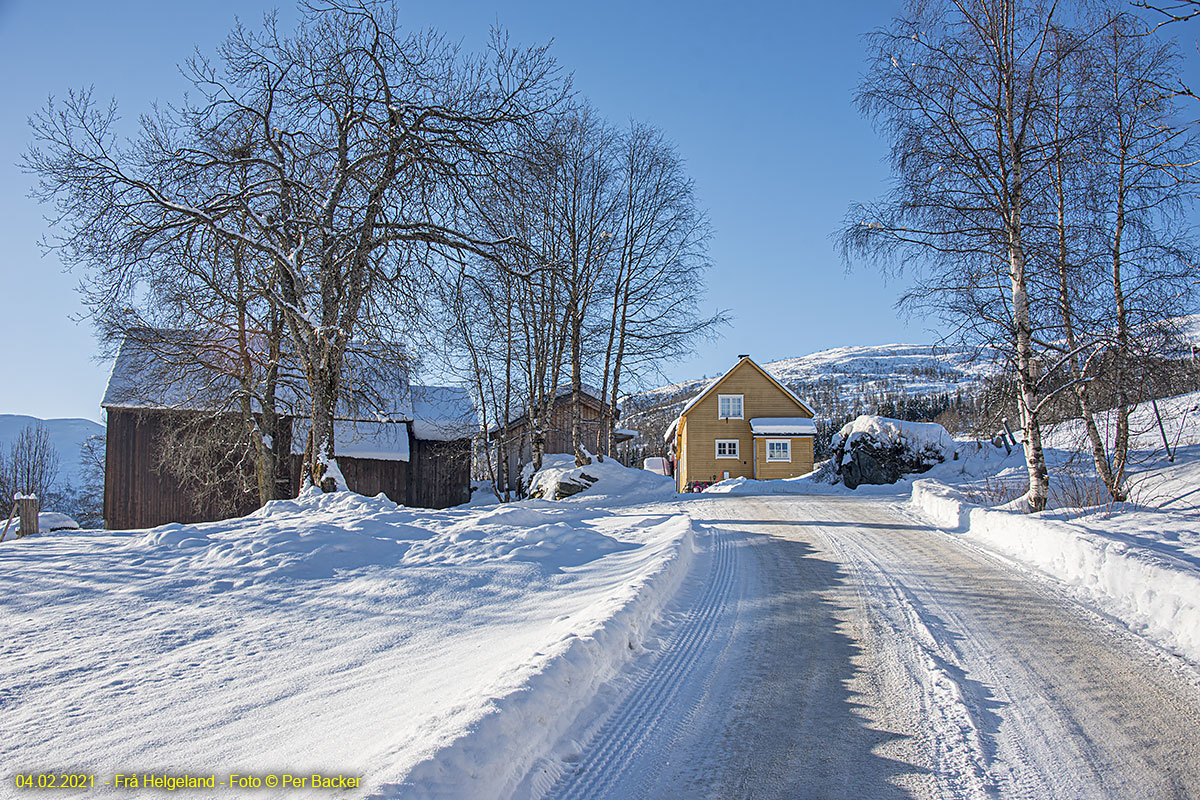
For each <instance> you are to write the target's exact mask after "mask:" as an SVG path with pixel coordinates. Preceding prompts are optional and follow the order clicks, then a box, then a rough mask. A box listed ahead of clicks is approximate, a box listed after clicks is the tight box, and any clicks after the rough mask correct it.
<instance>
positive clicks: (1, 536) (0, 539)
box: [0, 503, 17, 542]
mask: <svg viewBox="0 0 1200 800" xmlns="http://www.w3.org/2000/svg"><path fill="white" fill-rule="evenodd" d="M16 514H17V504H16V503H13V504H12V511H10V512H8V522H5V523H4V533H0V542H3V541H4V537H5V536H8V526H9V525H12V521H13V517H14V516H16Z"/></svg>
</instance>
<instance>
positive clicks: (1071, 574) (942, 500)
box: [912, 480, 1200, 663]
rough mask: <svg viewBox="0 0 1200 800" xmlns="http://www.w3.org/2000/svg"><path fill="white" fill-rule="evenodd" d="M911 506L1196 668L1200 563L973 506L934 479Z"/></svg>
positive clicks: (1133, 542)
mask: <svg viewBox="0 0 1200 800" xmlns="http://www.w3.org/2000/svg"><path fill="white" fill-rule="evenodd" d="M912 503H913V505H914V506H915V507H916V508H917V509H918V510H919V511H921V512H922V513H923V514H924V515H925V516H927V517H928V518H929V519H930V520H931V521H933V522H934V523H935V524H937V525H938V526H940V527H944V528H949V529H952V530H956V531H961V532H963V533H964V534H965V535H966V536H967V537H968V538H969V539H971V540H973V541H976V542H978V543H980V544H982V545H984V546H985V547H987V548H988V549H991V550H994V551H996V552H999V553H1002V554H1004V555H1006V556H1009V557H1011V558H1014V559H1016V560H1018V561H1021V562H1023V563H1025V564H1027V565H1030V566H1032V567H1034V568H1036V569H1037V570H1039V571H1041V572H1043V573H1045V574H1047V575H1050V576H1051V577H1053V578H1057V579H1058V580H1060V581H1062V582H1064V583H1066V584H1068V585H1071V586H1074V587H1076V588H1077V589H1079V590H1080V591H1082V592H1083V593H1084V594H1085V595H1086V596H1087V597H1088V598H1089V599H1090V600H1091V601H1092V602H1094V603H1095V604H1096V605H1098V606H1099V607H1100V609H1101V610H1103V611H1105V612H1106V613H1108V614H1110V615H1111V616H1113V617H1115V618H1117V619H1119V620H1121V621H1122V622H1124V623H1125V624H1126V625H1128V626H1129V627H1130V629H1131V630H1133V631H1135V632H1137V633H1140V634H1142V635H1145V636H1147V637H1149V638H1151V639H1153V640H1155V641H1157V642H1159V643H1160V644H1163V645H1164V646H1166V647H1168V648H1170V649H1173V650H1175V651H1177V652H1179V653H1180V654H1181V655H1183V656H1185V657H1186V658H1188V659H1190V660H1192V661H1193V662H1196V663H1200V564H1197V563H1196V562H1194V561H1192V560H1189V559H1188V558H1186V557H1181V556H1179V555H1172V554H1171V553H1169V552H1164V551H1162V550H1159V549H1155V548H1153V547H1152V546H1148V545H1149V544H1150V543H1145V544H1143V543H1142V542H1139V541H1138V540H1137V538H1136V537H1120V538H1116V537H1114V536H1112V535H1105V533H1103V532H1099V531H1093V530H1087V529H1085V528H1084V527H1082V526H1081V525H1078V524H1074V523H1068V522H1062V521H1057V520H1051V519H1045V518H1044V517H1043V516H1042V515H1027V514H1020V513H1016V512H1010V511H999V510H995V509H989V508H980V507H978V506H972V505H970V504H969V503H967V502H966V501H965V500H964V499H963V497H962V495H961V494H959V493H958V492H956V491H955V490H954V489H952V488H950V487H948V486H945V485H944V484H940V483H938V482H937V481H933V480H919V481H916V482H915V483H914V484H913V492H912Z"/></svg>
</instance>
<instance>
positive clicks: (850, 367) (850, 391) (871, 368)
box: [622, 344, 998, 450]
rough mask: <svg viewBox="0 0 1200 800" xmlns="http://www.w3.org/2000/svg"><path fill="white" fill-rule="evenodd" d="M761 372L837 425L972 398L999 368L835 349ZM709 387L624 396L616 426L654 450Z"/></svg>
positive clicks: (964, 360)
mask: <svg viewBox="0 0 1200 800" xmlns="http://www.w3.org/2000/svg"><path fill="white" fill-rule="evenodd" d="M762 366H763V367H765V368H766V369H767V371H768V372H770V373H771V374H772V375H774V376H775V377H777V378H779V380H781V381H782V382H783V383H784V384H786V385H787V387H788V388H789V389H791V390H792V391H793V392H795V393H796V394H797V395H799V396H800V397H801V398H802V399H804V400H805V401H806V402H808V403H809V404H810V405H812V407H813V408H814V409H815V410H816V412H817V418H818V420H824V421H828V422H835V421H836V422H838V424H839V425H840V420H844V419H846V418H847V417H853V416H857V415H858V414H860V413H878V412H879V411H880V410H881V409H882V410H884V412H886V413H889V414H892V415H897V416H899V415H900V414H899V412H898V411H897V410H896V408H895V407H896V406H897V405H899V404H904V403H910V404H911V403H920V402H934V401H935V400H937V399H940V398H943V397H949V398H950V399H954V398H956V397H959V396H961V397H964V398H969V397H972V396H973V395H975V394H977V393H978V392H979V390H980V389H981V388H982V386H983V383H984V380H985V379H986V378H987V376H988V375H990V374H993V373H995V372H996V371H997V370H998V366H997V364H996V359H995V354H994V353H991V352H989V351H984V352H980V351H975V350H968V349H965V348H955V347H946V346H943V345H924V344H883V345H872V346H861V347H837V348H834V349H832V350H821V351H820V352H817V353H811V354H809V355H806V356H797V357H793V358H782V359H778V360H776V361H769V362H766V363H763V365H762ZM711 381H712V378H697V379H694V380H689V381H681V382H679V383H672V384H669V385H667V386H660V387H658V388H656V389H650V390H648V391H645V392H638V393H636V394H633V395H630V396H629V397H627V398H626V399H625V401H624V403H623V409H624V416H623V419H622V424H623V425H625V426H626V427H631V428H636V429H638V430H639V431H640V432H641V433H642V441H643V443H644V444H645V445H647V446H648V447H649V449H651V450H653V449H654V447H655V446H656V445H657V444H658V442H657V438H656V437H661V435H662V432H664V431H665V430H666V427H667V425H669V424H670V421H671V420H672V419H674V418H675V417H676V416H677V415H678V414H679V412H680V411H681V410H682V408H683V406H684V404H685V403H686V402H687V401H688V400H690V399H691V398H692V397H694V396H695V395H696V393H697V392H699V391H701V390H702V389H703V388H704V387H705V386H707V385H708V384H709V383H710V382H711ZM889 404H890V405H891V410H890V411H889Z"/></svg>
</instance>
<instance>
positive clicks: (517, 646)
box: [0, 470, 695, 797]
mask: <svg viewBox="0 0 1200 800" xmlns="http://www.w3.org/2000/svg"><path fill="white" fill-rule="evenodd" d="M630 472H631V473H635V474H636V476H637V477H641V478H644V477H645V476H643V475H642V473H641V471H640V470H626V471H624V472H622V473H620V474H621V475H622V476H624V479H625V480H626V481H627V483H625V484H622V483H621V482H620V481H617V480H615V479H614V480H613V481H612V486H611V487H608V488H610V489H613V488H620V487H622V486H624V487H625V488H626V489H629V488H630V487H636V486H643V488H645V486H644V485H643V483H644V481H636V480H635V477H634V476H630V475H626V474H625V473H630ZM649 477H652V478H653V477H654V476H649ZM660 480H661V478H660ZM602 488H603V487H601V486H597V487H596V491H600V490H601V489H602ZM635 494H636V492H635ZM671 497H672V499H671V501H670V502H666V503H655V504H640V505H638V504H628V503H617V502H614V501H613V500H611V499H609V498H605V497H601V496H599V495H596V496H581V497H577V498H572V499H571V501H569V502H547V501H537V500H530V501H523V502H520V503H511V504H506V505H491V506H480V507H475V508H470V507H465V508H453V509H445V510H425V509H411V508H405V507H403V506H397V505H396V504H394V503H392V502H391V501H390V500H388V499H387V498H386V497H384V496H383V495H380V496H378V497H363V496H361V495H356V494H353V493H350V492H336V493H331V494H322V493H320V492H316V491H314V492H306V493H305V494H304V495H303V496H302V497H300V498H298V499H295V500H280V501H275V502H273V503H269V504H267V505H266V506H265V507H264V508H262V509H260V510H259V511H257V512H255V513H253V514H250V515H249V516H246V517H242V518H239V519H232V520H226V521H222V522H214V523H206V524H200V525H177V524H175V525H164V526H161V527H158V528H154V529H151V530H140V531H97V532H87V533H86V534H81V535H76V536H48V537H37V538H36V539H34V540H32V541H35V542H36V546H31V547H12V548H9V547H3V548H0V619H3V620H5V624H6V625H9V626H10V627H11V628H12V630H11V633H10V635H7V636H6V637H4V639H3V641H0V686H7V687H13V688H12V689H11V691H7V693H5V692H4V691H0V705H3V706H4V714H5V722H6V723H7V724H6V726H5V727H6V730H7V731H9V733H10V735H8V736H5V737H0V761H3V762H5V763H10V764H13V765H14V768H15V769H16V768H24V767H28V768H29V769H33V768H35V767H36V766H37V765H45V764H70V765H73V768H77V769H79V770H86V771H89V772H95V773H97V774H98V775H112V774H114V773H115V772H119V771H121V770H123V769H126V768H127V767H128V765H130V764H135V765H138V764H150V765H175V766H178V767H179V768H194V769H202V770H206V771H211V770H215V771H217V772H220V771H221V770H226V769H228V770H230V771H232V772H239V773H258V774H267V773H269V772H273V771H278V770H279V769H280V768H281V767H288V768H291V769H292V770H293V771H297V772H298V774H299V773H303V770H305V769H308V770H309V772H308V773H307V774H311V772H313V771H321V772H326V773H327V772H330V771H332V772H334V773H335V774H336V773H337V772H341V773H344V774H356V775H359V776H361V778H362V784H361V785H362V786H363V787H364V789H365V790H366V791H370V792H376V793H378V794H379V795H381V796H394V795H396V794H403V795H404V796H423V797H489V796H495V795H499V794H503V792H504V791H505V790H506V789H505V787H510V788H509V790H511V786H512V785H513V784H514V783H515V782H516V781H517V780H519V778H520V777H521V776H522V774H523V772H524V771H525V770H527V769H528V768H529V767H530V765H531V764H533V763H534V762H535V761H536V760H537V759H539V758H543V757H545V755H546V753H545V751H546V749H547V748H548V747H549V746H550V743H551V742H553V741H554V740H555V739H556V737H557V736H558V735H559V733H560V732H561V727H562V725H564V724H567V722H568V721H569V720H571V719H573V718H574V717H575V715H576V713H575V712H576V711H577V710H578V708H579V707H580V706H581V705H584V704H586V703H587V702H589V701H590V699H591V698H590V696H591V694H592V693H594V692H595V691H596V690H597V687H599V686H600V685H601V684H602V683H604V682H605V681H607V680H608V679H610V678H611V676H612V675H613V673H614V672H615V671H616V670H617V669H619V668H620V667H621V665H622V664H624V663H625V661H626V660H628V659H629V658H631V657H632V656H633V655H635V654H637V653H638V652H640V651H641V650H642V641H643V637H644V636H645V635H646V631H647V630H648V629H649V628H650V627H651V625H653V623H654V622H655V620H656V619H657V617H658V615H659V614H660V612H661V609H662V608H663V606H664V604H665V603H667V602H668V600H669V599H670V598H671V596H672V595H673V594H674V593H675V591H676V589H677V587H678V586H679V585H680V583H681V582H682V581H683V579H684V577H685V575H686V573H687V571H688V569H689V568H690V565H691V564H692V562H693V546H694V537H695V533H694V531H693V527H692V523H691V520H690V518H688V517H687V516H686V515H683V514H680V513H679V510H678V505H677V504H676V503H675V500H674V497H673V495H672V496H671ZM10 535H11V534H10ZM22 541H23V542H24V541H26V540H22ZM197 697H203V698H204V702H203V703H197V702H196V701H195V698H197ZM64 730H70V731H71V735H70V736H63V735H62V731H64ZM314 768H315V769H314ZM98 783H99V781H98ZM97 790H98V794H101V795H104V794H115V793H117V792H116V790H115V789H112V788H111V787H110V788H108V789H101V788H100V787H99V786H97ZM364 793H365V792H364ZM214 794H215V795H217V796H239V795H238V793H237V792H236V791H234V790H225V791H223V790H220V789H218V790H217V791H216V792H214ZM295 794H296V795H297V796H313V797H319V796H322V795H323V794H327V793H322V792H320V791H316V790H314V791H310V792H307V793H306V792H304V791H300V792H297V793H295Z"/></svg>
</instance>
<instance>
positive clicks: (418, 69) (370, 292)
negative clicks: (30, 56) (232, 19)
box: [26, 0, 563, 488]
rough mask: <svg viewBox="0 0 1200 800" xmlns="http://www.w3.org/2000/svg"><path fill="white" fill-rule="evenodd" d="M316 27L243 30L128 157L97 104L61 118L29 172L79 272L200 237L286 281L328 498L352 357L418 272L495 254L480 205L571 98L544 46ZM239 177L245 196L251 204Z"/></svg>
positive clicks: (371, 13)
mask: <svg viewBox="0 0 1200 800" xmlns="http://www.w3.org/2000/svg"><path fill="white" fill-rule="evenodd" d="M301 10H302V19H301V22H300V24H299V26H298V28H297V30H296V31H295V33H294V34H292V35H290V36H289V35H286V34H284V33H282V32H281V31H280V30H279V29H278V27H277V25H276V22H275V20H274V18H272V17H269V18H268V19H267V20H266V22H265V24H264V26H263V28H262V29H261V30H260V31H250V30H248V29H246V28H243V27H241V26H239V27H237V28H236V29H235V30H234V31H233V32H232V33H231V34H230V36H229V38H228V40H227V41H226V42H225V44H224V45H223V46H222V47H221V49H220V51H219V53H218V58H217V59H216V60H215V61H213V62H210V61H209V60H207V59H203V58H196V59H194V60H193V61H191V62H189V65H188V68H187V70H186V75H187V77H188V79H189V81H190V82H191V84H192V85H193V87H194V88H195V90H196V92H197V93H198V95H199V97H200V100H199V102H185V103H183V104H181V105H180V106H178V107H172V108H171V109H168V110H162V111H158V112H156V113H155V114H153V115H150V116H147V117H145V118H143V120H142V125H141V129H140V131H139V133H138V134H137V135H136V136H135V137H134V139H133V140H132V141H131V142H129V143H121V142H118V141H117V140H116V136H115V125H116V111H115V108H114V107H110V108H108V109H100V108H98V106H97V105H96V104H95V103H94V102H93V99H92V97H91V95H90V93H81V94H73V95H71V96H70V97H69V98H68V100H67V102H66V104H65V105H63V106H62V107H56V106H54V105H53V104H52V105H51V106H49V107H48V108H47V110H46V111H45V112H44V113H43V114H41V115H40V116H39V117H38V118H37V119H36V120H35V123H34V131H35V134H36V136H37V139H38V145H37V146H36V147H35V148H34V149H33V150H32V151H31V152H30V154H29V155H28V156H27V159H26V163H27V165H28V166H29V168H31V169H32V170H33V171H35V172H37V173H38V174H39V175H40V176H41V179H42V182H41V195H42V197H43V198H44V199H46V200H48V201H52V202H54V203H56V207H57V209H58V212H59V219H58V222H59V224H60V229H61V230H62V235H61V239H60V245H61V246H62V249H63V255H64V260H65V261H67V263H70V264H80V265H84V266H89V267H93V268H97V269H100V270H103V268H104V266H105V265H106V264H107V263H108V262H109V261H110V260H113V259H110V258H109V257H110V256H113V255H116V256H119V257H120V258H118V259H116V261H118V262H119V263H128V262H129V261H131V260H134V259H136V257H137V251H136V248H135V249H134V250H133V251H127V252H117V251H119V250H120V244H121V243H123V242H127V241H128V236H127V235H125V234H127V232H128V231H130V230H147V229H148V230H150V231H152V232H153V234H154V236H155V237H158V238H170V237H171V236H172V235H175V236H183V235H186V232H187V231H189V230H192V229H195V228H196V227H199V228H202V229H204V230H206V231H208V232H209V233H211V235H213V236H214V237H217V238H220V239H223V240H225V241H228V242H230V243H235V242H236V243H238V244H240V245H242V246H244V248H245V251H246V254H247V255H249V256H253V257H255V258H259V259H264V260H266V261H268V262H269V263H270V264H271V266H272V268H273V269H274V271H275V274H276V275H277V276H278V280H277V281H276V282H275V283H274V284H273V287H274V288H273V296H274V298H275V300H276V301H277V302H278V305H279V308H280V309H281V310H282V313H283V316H284V318H285V320H286V323H287V330H288V334H289V340H290V341H289V345H290V349H291V351H292V352H293V353H294V355H295V357H296V359H297V360H298V363H299V365H300V367H301V370H302V372H303V374H304V377H305V382H306V388H307V396H308V400H309V403H310V409H309V413H310V417H311V425H310V437H311V444H310V446H309V447H307V448H306V453H307V456H306V469H305V480H306V482H307V483H309V484H311V485H319V486H323V487H324V488H332V487H333V486H335V485H337V481H336V476H337V474H338V473H337V470H336V464H335V463H334V462H333V419H334V416H335V413H336V412H335V410H336V408H337V407H338V403H339V401H342V400H343V399H344V398H343V397H342V394H343V392H342V390H343V386H342V378H343V368H344V365H345V363H344V362H345V356H346V353H347V351H348V349H349V348H350V346H351V342H352V341H353V340H354V339H355V338H356V337H359V336H363V335H367V334H368V333H369V332H370V329H371V328H372V327H374V328H377V329H378V328H381V327H384V326H386V324H387V320H389V319H392V320H396V319H397V318H398V317H399V316H400V315H398V314H396V313H395V312H396V310H397V309H403V308H404V307H405V304H406V303H409V302H411V301H412V300H413V299H414V298H419V297H420V294H421V293H420V292H419V291H418V290H417V289H416V288H415V287H416V285H418V283H419V280H420V278H421V277H423V274H424V273H422V272H420V271H419V270H418V269H417V267H418V266H419V265H422V264H425V263H428V261H429V260H433V259H437V258H438V257H439V256H442V255H446V254H451V255H453V254H454V253H458V252H461V251H463V250H468V251H474V252H478V253H480V254H485V255H486V254H488V253H489V251H490V248H491V247H492V246H493V245H494V242H489V241H480V240H477V239H475V238H473V237H472V236H471V235H470V234H469V232H468V229H469V225H468V224H467V223H466V222H465V221H464V214H465V213H466V210H467V209H468V207H469V203H468V201H467V198H468V197H469V196H470V194H471V192H472V191H473V190H474V187H475V184H476V183H477V182H479V181H485V180H486V179H487V176H488V175H489V174H490V173H491V171H492V167H493V165H494V164H495V162H496V161H498V160H500V159H503V158H505V157H506V156H507V155H508V154H507V153H505V151H504V147H505V146H506V144H507V143H508V141H509V137H508V136H507V132H508V130H509V129H510V128H511V127H513V126H520V125H525V124H529V123H531V122H532V121H534V120H535V119H536V118H537V117H538V116H539V115H540V114H542V113H544V112H545V111H546V110H547V109H550V108H552V107H553V106H554V105H555V104H557V103H558V102H559V101H560V99H561V97H562V91H563V87H562V85H561V84H560V83H559V82H557V81H556V79H555V72H556V66H555V65H554V62H553V61H552V60H551V59H550V58H549V56H548V54H547V51H546V49H545V48H532V49H527V50H519V49H512V48H510V47H509V46H508V45H507V43H506V41H505V40H504V39H503V37H500V36H496V37H494V38H493V41H492V44H491V48H490V51H489V53H488V55H487V56H486V57H482V58H476V57H468V56H464V55H463V54H461V53H460V52H459V51H458V49H457V48H456V47H454V46H453V45H451V44H449V43H447V42H446V41H445V40H444V39H442V38H441V37H440V36H438V35H436V34H434V33H432V32H421V33H413V34H405V33H404V32H403V31H402V30H401V29H400V26H399V23H398V20H397V16H396V12H395V10H394V9H393V8H392V7H391V6H390V5H387V4H384V3H377V2H354V1H353V0H347V1H346V2H341V1H340V0H330V2H321V3H314V4H305V5H302V6H301ZM231 172H232V173H236V174H240V175H245V176H246V178H247V183H246V185H245V186H244V187H243V188H240V189H239V190H238V191H236V192H233V191H230V181H229V180H228V176H229V174H230V173H231ZM114 234H115V235H114ZM105 237H110V238H111V241H113V242H114V243H116V244H114V245H112V246H109V245H106V244H102V243H101V242H102V240H103V239H104V238H105ZM135 239H136V237H135ZM123 280H127V276H125V275H121V274H118V275H116V276H114V277H112V278H111V279H110V283H109V285H110V286H111V287H112V288H114V289H119V288H120V287H121V281H123ZM418 302H419V300H418ZM368 319H369V320H371V321H372V323H373V325H372V326H367V325H366V322H367V320H368ZM394 324H399V323H398V322H397V323H394ZM327 478H328V479H329V480H327Z"/></svg>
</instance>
